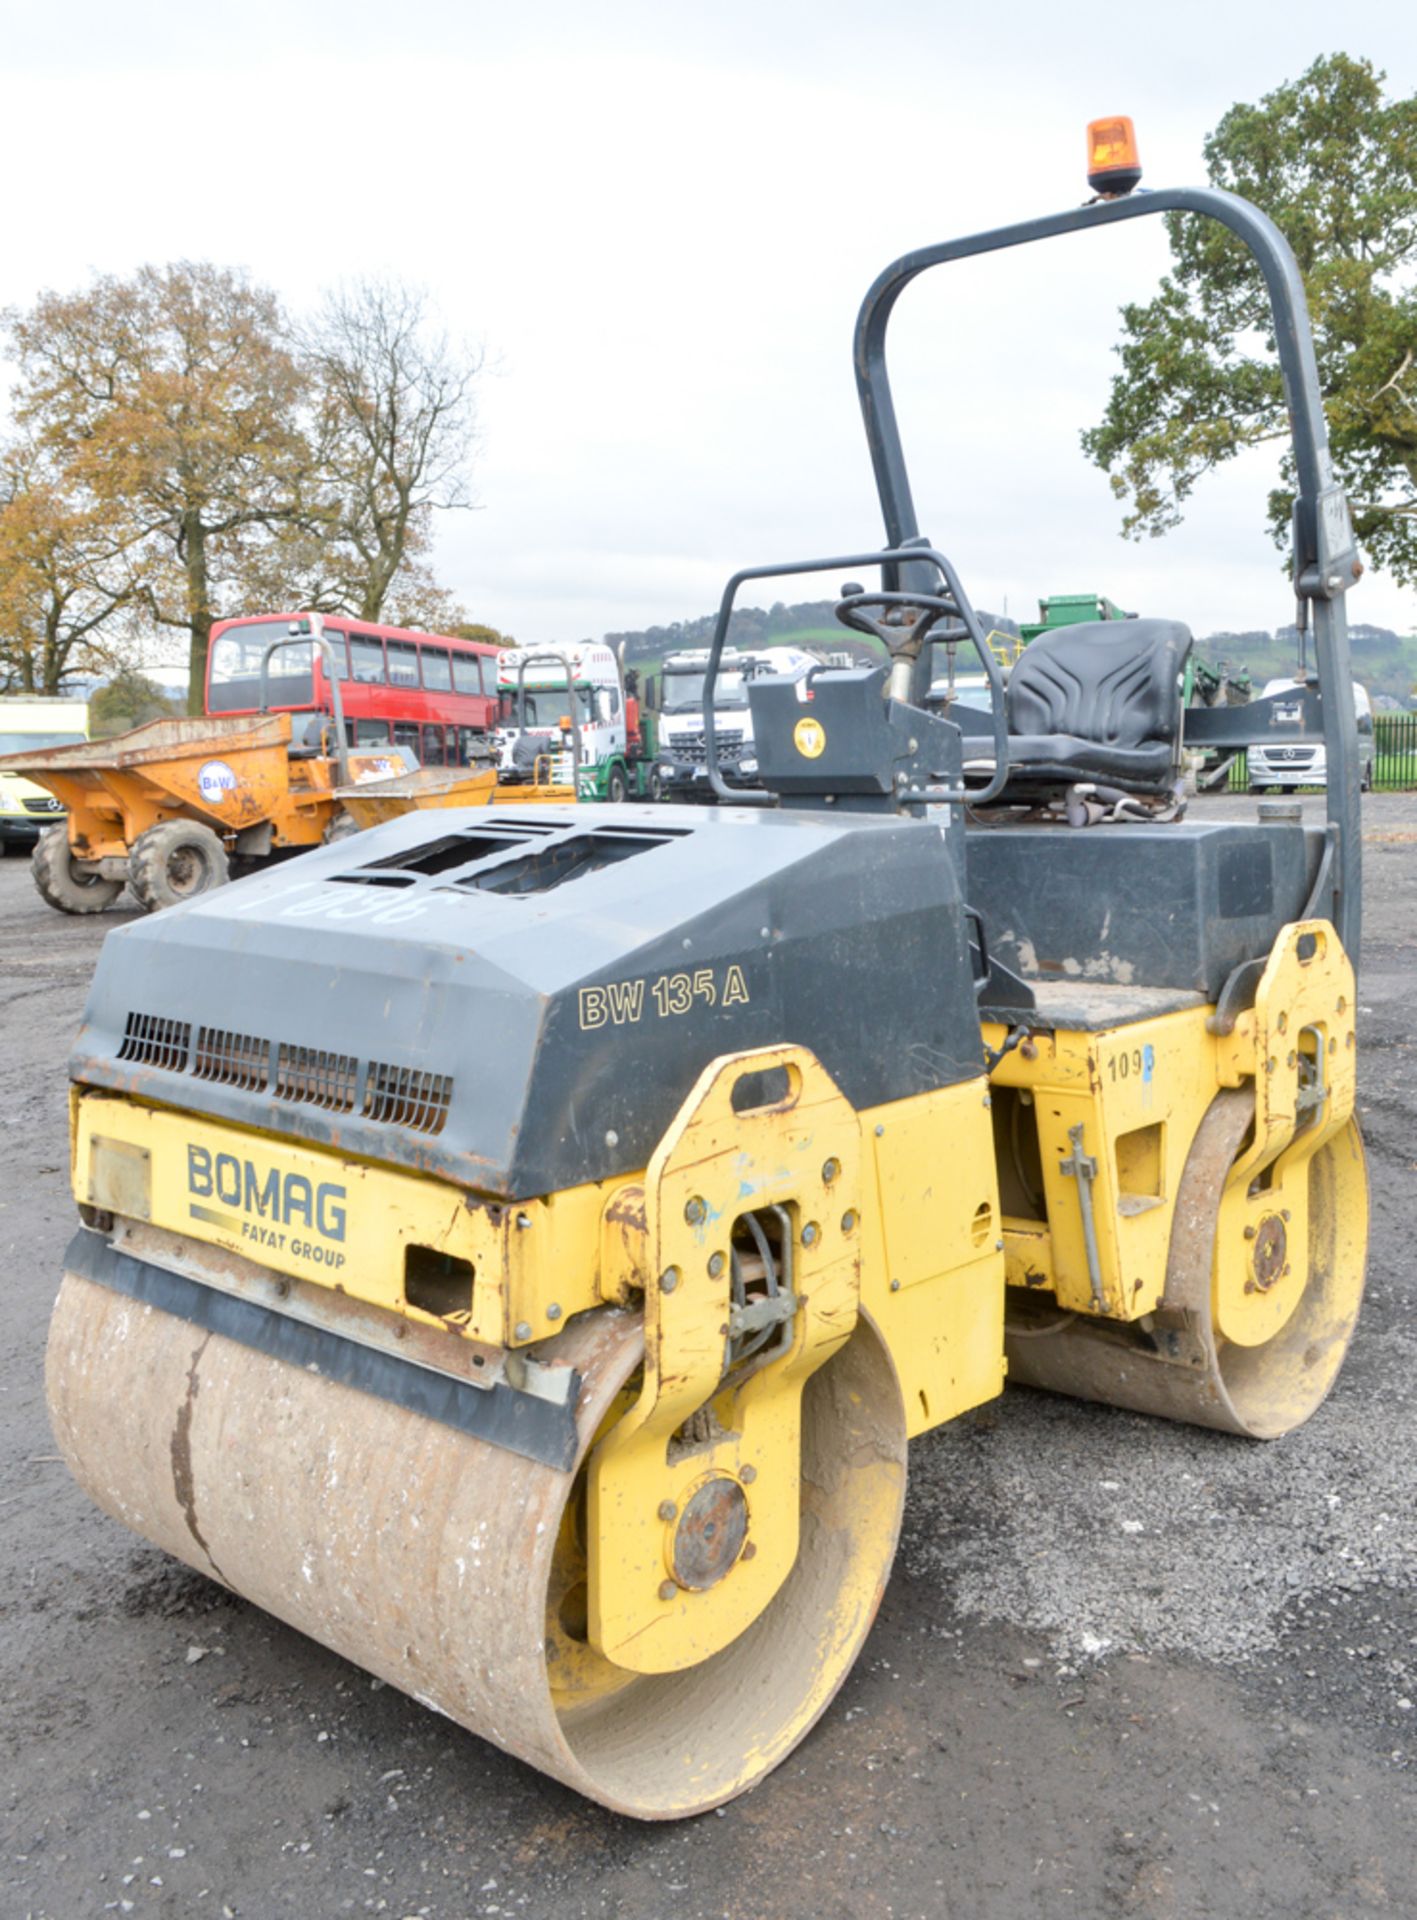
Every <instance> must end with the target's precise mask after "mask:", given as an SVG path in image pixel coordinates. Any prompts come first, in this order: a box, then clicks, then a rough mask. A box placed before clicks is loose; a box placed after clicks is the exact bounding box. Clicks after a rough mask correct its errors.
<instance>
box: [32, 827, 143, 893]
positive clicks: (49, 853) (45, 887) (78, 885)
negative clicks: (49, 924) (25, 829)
mask: <svg viewBox="0 0 1417 1920" xmlns="http://www.w3.org/2000/svg"><path fill="white" fill-rule="evenodd" d="M30 872H31V873H32V874H33V875H34V883H35V885H36V887H38V888H39V891H40V894H41V896H42V897H43V898H44V899H45V900H46V901H47V902H48V904H49V905H50V906H51V907H54V908H56V909H57V910H58V911H59V912H60V913H102V912H103V910H104V908H105V907H111V906H112V905H113V903H114V901H115V900H116V899H117V898H118V896H119V894H120V893H122V891H123V882H122V881H121V880H105V879H104V878H103V876H102V874H100V873H98V872H96V871H95V870H94V869H92V868H86V867H84V866H83V865H82V864H81V863H80V862H79V861H77V860H76V859H75V858H74V856H73V854H72V853H71V851H70V849H69V830H68V828H67V827H46V828H45V830H44V832H43V833H42V834H41V835H40V836H39V840H38V842H37V843H36V845H35V850H34V852H33V853H32V854H31V855H30Z"/></svg>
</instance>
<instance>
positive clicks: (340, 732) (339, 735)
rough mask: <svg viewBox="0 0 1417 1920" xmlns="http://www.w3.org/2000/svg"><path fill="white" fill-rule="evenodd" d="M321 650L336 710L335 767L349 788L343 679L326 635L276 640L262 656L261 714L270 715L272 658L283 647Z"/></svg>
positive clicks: (301, 635) (311, 634)
mask: <svg viewBox="0 0 1417 1920" xmlns="http://www.w3.org/2000/svg"><path fill="white" fill-rule="evenodd" d="M309 646H316V647H318V648H319V649H320V657H321V659H322V660H323V661H324V663H325V673H326V675H327V676H328V678H329V682H330V705H331V706H332V707H333V709H334V722H335V767H336V769H337V771H338V773H339V784H340V785H341V786H342V787H347V786H348V785H349V742H348V740H346V739H345V736H344V696H343V695H342V694H341V693H340V690H339V689H340V676H339V674H337V673H336V672H335V653H334V648H333V647H332V646H331V645H330V643H329V641H328V640H327V639H326V638H325V636H324V634H323V633H292V634H291V635H290V637H289V638H288V639H286V640H272V642H271V644H270V645H269V646H268V647H267V648H266V650H265V652H264V653H263V654H262V655H261V690H260V700H261V712H262V713H269V712H270V710H271V709H270V699H269V689H270V680H269V669H270V664H271V655H272V654H273V653H279V652H280V650H281V648H282V647H309Z"/></svg>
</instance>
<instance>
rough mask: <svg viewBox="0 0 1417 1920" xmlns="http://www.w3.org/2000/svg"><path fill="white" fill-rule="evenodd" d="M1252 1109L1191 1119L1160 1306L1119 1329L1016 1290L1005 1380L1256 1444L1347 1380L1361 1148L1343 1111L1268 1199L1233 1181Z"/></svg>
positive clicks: (1219, 1107)
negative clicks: (1343, 1372) (1339, 1122)
mask: <svg viewBox="0 0 1417 1920" xmlns="http://www.w3.org/2000/svg"><path fill="white" fill-rule="evenodd" d="M1253 1117H1254V1098H1253V1095H1252V1094H1251V1093H1250V1092H1248V1091H1237V1092H1227V1093H1222V1094H1220V1095H1218V1096H1217V1098H1216V1099H1215V1100H1213V1101H1212V1102H1211V1105H1210V1108H1209V1109H1208V1111H1207V1113H1206V1116H1205V1119H1204V1120H1203V1121H1202V1122H1201V1125H1200V1127H1199V1128H1198V1129H1197V1132H1196V1137H1195V1140H1194V1142H1193V1144H1192V1147H1191V1152H1190V1155H1189V1158H1188V1159H1187V1161H1186V1166H1185V1170H1184V1172H1183V1173H1182V1176H1181V1184H1180V1188H1179V1190H1178V1192H1177V1196H1176V1219H1175V1225H1174V1226H1173V1228H1172V1236H1171V1248H1170V1254H1169V1258H1168V1262H1167V1271H1166V1292H1165V1300H1164V1304H1163V1307H1162V1309H1161V1310H1160V1311H1158V1312H1157V1313H1155V1314H1152V1315H1149V1316H1148V1317H1147V1319H1146V1320H1145V1321H1144V1322H1139V1323H1138V1324H1137V1325H1136V1326H1125V1325H1118V1324H1116V1323H1115V1322H1107V1321H1099V1320H1093V1319H1090V1318H1089V1317H1088V1316H1086V1315H1084V1314H1069V1313H1060V1312H1059V1310H1058V1308H1057V1307H1056V1305H1053V1304H1052V1303H1050V1302H1048V1301H1045V1300H1043V1299H1041V1298H1039V1297H1037V1296H1027V1295H1015V1294H1012V1293H1011V1295H1010V1298H1009V1309H1008V1322H1007V1325H1006V1347H1007V1352H1008V1361H1009V1378H1010V1380H1012V1381H1015V1382H1019V1383H1021V1384H1023V1385H1025V1386H1032V1387H1044V1388H1047V1389H1048V1390H1049V1391H1050V1392H1053V1393H1065V1394H1070V1395H1072V1396H1073V1397H1074V1398H1076V1399H1080V1400H1101V1401H1105V1402H1106V1403H1107V1404H1109V1405H1111V1406H1116V1407H1129V1408H1131V1409H1132V1410H1133V1411H1135V1412H1137V1413H1154V1414H1160V1415H1162V1416H1164V1417H1165V1418H1167V1419H1170V1420H1187V1421H1192V1422H1194V1423H1195V1424H1196V1425H1198V1426H1203V1427H1218V1428H1220V1429H1222V1430H1224V1431H1226V1432H1229V1433H1240V1434H1245V1435H1247V1436H1249V1437H1250V1438H1251V1439H1256V1440H1273V1439H1277V1438H1278V1437H1279V1436H1280V1435H1281V1434H1285V1433H1290V1432H1292V1431H1293V1429H1294V1428H1295V1427H1298V1426H1301V1425H1302V1424H1303V1423H1304V1421H1305V1420H1307V1419H1308V1418H1309V1416H1310V1415H1311V1414H1312V1413H1313V1412H1314V1411H1315V1410H1316V1409H1317V1408H1318V1407H1319V1406H1320V1405H1321V1403H1322V1402H1323V1400H1324V1398H1325V1396H1326V1395H1327V1393H1328V1391H1329V1389H1330V1387H1331V1386H1332V1385H1333V1383H1334V1381H1335V1380H1336V1379H1337V1377H1338V1371H1339V1368H1340V1367H1341V1366H1342V1365H1343V1360H1344V1356H1345V1354H1346V1353H1347V1351H1348V1344H1349V1341H1350V1340H1351V1339H1352V1336H1353V1329H1354V1327H1355V1326H1356V1324H1357V1321H1358V1309H1359V1306H1360V1304H1361V1302H1362V1297H1363V1274H1364V1268H1365V1266H1366V1263H1367V1249H1368V1185H1367V1174H1366V1171H1365V1167H1364V1160H1363V1143H1362V1139H1361V1137H1360V1135H1359V1132H1358V1123H1357V1121H1356V1120H1352V1119H1350V1120H1348V1121H1347V1122H1346V1123H1345V1124H1344V1125H1343V1126H1342V1127H1341V1128H1340V1129H1339V1130H1338V1132H1337V1133H1335V1134H1334V1135H1333V1136H1332V1137H1331V1138H1330V1139H1328V1140H1326V1141H1325V1142H1324V1143H1323V1144H1322V1145H1321V1146H1320V1147H1319V1148H1318V1149H1317V1150H1316V1151H1315V1152H1314V1153H1313V1154H1312V1155H1311V1156H1310V1158H1309V1160H1308V1162H1307V1166H1306V1167H1305V1168H1301V1169H1297V1170H1296V1175H1295V1176H1294V1177H1293V1178H1292V1181H1291V1183H1290V1184H1291V1185H1292V1187H1293V1191H1292V1192H1291V1191H1290V1190H1289V1188H1288V1187H1286V1190H1285V1191H1284V1192H1283V1193H1282V1194H1277V1195H1275V1196H1274V1197H1273V1199H1272V1201H1271V1200H1269V1199H1267V1198H1266V1196H1265V1194H1263V1193H1260V1192H1258V1191H1255V1192H1252V1193H1246V1192H1245V1190H1244V1188H1243V1185H1241V1184H1239V1183H1237V1182H1235V1181H1231V1182H1230V1183H1229V1185H1227V1181H1226V1177H1227V1175H1228V1174H1229V1172H1230V1169H1231V1167H1232V1166H1233V1164H1234V1162H1235V1160H1236V1158H1237V1156H1238V1155H1239V1153H1240V1152H1241V1150H1242V1148H1243V1146H1244V1143H1245V1140H1246V1136H1247V1134H1248V1132H1249V1129H1250V1125H1251V1122H1252V1120H1253ZM1281 1202H1282V1204H1281Z"/></svg>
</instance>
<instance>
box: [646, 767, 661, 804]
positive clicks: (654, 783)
mask: <svg viewBox="0 0 1417 1920" xmlns="http://www.w3.org/2000/svg"><path fill="white" fill-rule="evenodd" d="M648 792H649V797H650V799H651V800H662V799H663V798H664V782H663V781H662V780H661V779H660V777H659V768H658V767H651V768H650V770H649V787H648Z"/></svg>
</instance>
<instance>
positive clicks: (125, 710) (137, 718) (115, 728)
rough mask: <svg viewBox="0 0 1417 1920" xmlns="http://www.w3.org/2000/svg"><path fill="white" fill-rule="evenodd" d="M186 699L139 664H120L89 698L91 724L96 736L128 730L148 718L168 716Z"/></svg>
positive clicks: (175, 711) (138, 725) (159, 718)
mask: <svg viewBox="0 0 1417 1920" xmlns="http://www.w3.org/2000/svg"><path fill="white" fill-rule="evenodd" d="M182 705H183V702H182V701H181V700H180V699H178V698H176V697H174V696H173V695H172V694H170V693H169V692H168V690H167V688H166V687H162V686H159V685H158V683H157V681H156V680H150V679H149V678H148V676H147V674H145V673H140V672H139V671H138V669H137V668H136V667H120V668H119V670H118V672H117V673H115V674H114V676H113V678H112V679H111V680H110V681H109V682H108V683H107V685H106V686H102V687H99V688H98V690H97V691H96V692H95V693H94V694H93V695H92V697H91V698H90V700H89V727H90V730H91V731H92V732H93V734H94V735H95V737H97V736H99V735H104V736H107V735H109V734H114V733H127V731H128V729H129V728H130V727H140V726H142V724H143V722H144V721H145V720H165V719H167V718H168V717H169V716H170V715H172V714H174V713H177V712H180V711H181V708H182Z"/></svg>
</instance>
